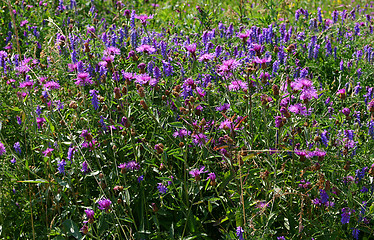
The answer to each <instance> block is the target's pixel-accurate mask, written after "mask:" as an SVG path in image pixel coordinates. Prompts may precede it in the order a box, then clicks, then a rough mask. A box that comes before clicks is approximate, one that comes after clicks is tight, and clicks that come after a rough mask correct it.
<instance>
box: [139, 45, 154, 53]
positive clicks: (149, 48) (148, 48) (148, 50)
mask: <svg viewBox="0 0 374 240" xmlns="http://www.w3.org/2000/svg"><path fill="white" fill-rule="evenodd" d="M136 51H137V52H144V53H147V54H152V53H154V52H156V49H155V48H154V47H152V46H150V45H148V44H143V45H141V46H140V47H138V48H136Z"/></svg>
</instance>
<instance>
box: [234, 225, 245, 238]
mask: <svg viewBox="0 0 374 240" xmlns="http://www.w3.org/2000/svg"><path fill="white" fill-rule="evenodd" d="M243 233H244V230H243V228H242V227H241V226H239V227H237V228H236V236H237V237H238V239H239V240H244V237H243Z"/></svg>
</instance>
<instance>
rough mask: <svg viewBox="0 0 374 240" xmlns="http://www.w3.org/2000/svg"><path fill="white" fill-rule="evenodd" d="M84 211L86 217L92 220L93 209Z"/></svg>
mask: <svg viewBox="0 0 374 240" xmlns="http://www.w3.org/2000/svg"><path fill="white" fill-rule="evenodd" d="M84 212H85V213H86V216H87V218H88V219H92V220H93V219H94V216H95V212H94V210H92V209H86V210H84Z"/></svg>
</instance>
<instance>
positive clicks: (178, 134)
mask: <svg viewBox="0 0 374 240" xmlns="http://www.w3.org/2000/svg"><path fill="white" fill-rule="evenodd" d="M190 134H191V132H190V131H188V130H187V129H185V128H181V129H179V130H178V131H175V132H174V133H173V137H175V138H177V137H179V138H182V139H183V138H185V137H187V136H188V135H190Z"/></svg>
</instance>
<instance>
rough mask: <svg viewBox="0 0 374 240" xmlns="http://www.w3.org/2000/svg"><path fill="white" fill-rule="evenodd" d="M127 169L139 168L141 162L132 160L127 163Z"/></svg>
mask: <svg viewBox="0 0 374 240" xmlns="http://www.w3.org/2000/svg"><path fill="white" fill-rule="evenodd" d="M126 169H127V170H130V171H134V170H139V169H140V164H139V163H137V162H135V161H130V162H128V163H127V164H126Z"/></svg>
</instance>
